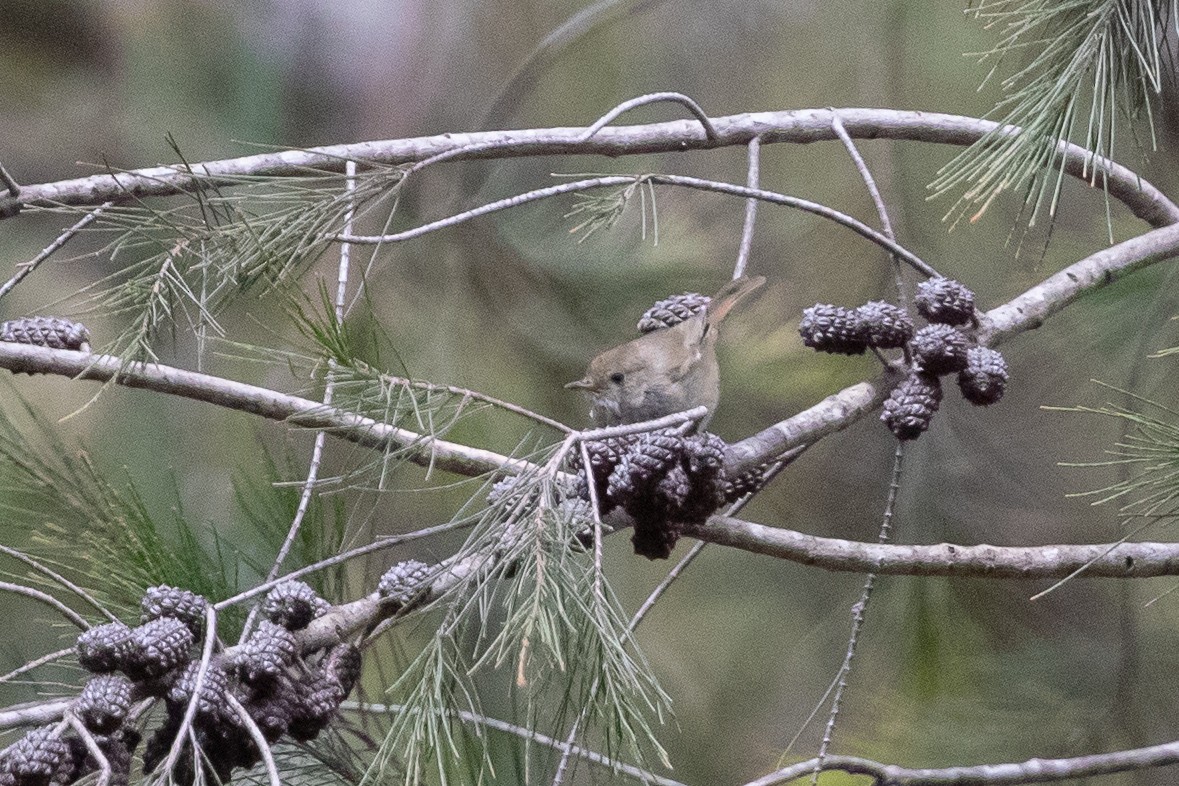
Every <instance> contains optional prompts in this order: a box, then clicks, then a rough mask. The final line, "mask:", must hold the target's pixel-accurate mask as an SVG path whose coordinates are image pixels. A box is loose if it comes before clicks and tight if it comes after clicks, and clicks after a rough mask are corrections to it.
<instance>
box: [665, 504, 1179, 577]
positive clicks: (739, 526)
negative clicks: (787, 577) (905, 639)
mask: <svg viewBox="0 0 1179 786" xmlns="http://www.w3.org/2000/svg"><path fill="white" fill-rule="evenodd" d="M684 534H685V535H688V536H690V537H693V538H697V539H698V540H705V541H708V542H709V543H716V544H718V545H721V546H731V547H733V548H738V549H741V550H743V551H750V552H753V553H755V554H765V555H767V556H770V557H777V558H778V559H784V560H788V561H790V562H797V563H799V564H801V565H809V566H811V567H816V568H822V569H824V570H830V571H837V572H842V573H881V574H887V575H891V576H953V577H956V578H988V579H1028V580H1032V579H1059V578H1063V577H1064V576H1068V575H1070V574H1071V573H1073V572H1075V571H1077V570H1078V569H1080V568H1084V569H1085V570H1084V573H1081V574H1080V575H1081V576H1086V577H1090V578H1117V579H1131V578H1133V579H1146V578H1155V577H1158V576H1179V543H1097V544H1092V545H1090V544H1086V545H1055V544H1054V545H1049V546H991V545H986V544H983V545H978V546H959V545H957V544H954V543H939V544H936V545H929V546H907V545H898V544H886V543H875V542H873V543H864V542H860V541H855V540H840V539H838V538H821V537H817V536H815V535H807V534H805V533H803V532H797V531H795V530H789V529H781V528H779V527H767V526H765V525H763V524H755V523H753V522H751V521H744V520H742V519H735V518H729V517H725V516H713V517H712V518H711V519H709V521H708V523H706V524H702V525H695V526H690V527H686V528H685V529H684Z"/></svg>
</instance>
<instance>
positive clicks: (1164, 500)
mask: <svg viewBox="0 0 1179 786" xmlns="http://www.w3.org/2000/svg"><path fill="white" fill-rule="evenodd" d="M1107 387H1110V389H1111V390H1115V391H1117V392H1119V393H1123V394H1125V395H1126V396H1129V397H1130V398H1132V399H1133V401H1134V402H1135V403H1137V404H1138V405H1140V406H1141V411H1139V410H1135V409H1131V408H1128V407H1121V406H1117V405H1115V404H1106V405H1104V406H1101V407H1085V406H1075V407H1046V409H1053V410H1057V411H1062V412H1082V413H1088V414H1095V415H1102V416H1104V417H1112V418H1117V419H1118V420H1120V421H1122V422H1123V423H1124V424H1125V426H1126V433H1125V434H1124V436H1123V437H1122V439H1121V440H1119V441H1118V442H1117V443H1115V444H1114V447H1113V448H1112V449H1110V450H1107V451H1106V452H1107V453H1108V454H1110V455H1112V456H1113V457H1114V458H1111V459H1109V460H1108V461H1094V462H1083V463H1066V464H1063V465H1062V466H1068V467H1122V468H1125V469H1127V470H1129V471H1130V473H1131V474H1130V476H1129V477H1127V478H1125V479H1123V480H1119V481H1117V482H1115V483H1112V484H1110V485H1108V486H1105V487H1103V488H1099V489H1094V490H1092V491H1086V492H1082V493H1080V494H1075V495H1073V496H1079V497H1096V499H1095V500H1094V501H1093V504H1094V505H1104V504H1106V503H1109V502H1115V501H1116V502H1120V503H1121V507H1120V508H1119V512H1120V513H1121V514H1122V515H1123V516H1125V517H1126V518H1127V519H1128V520H1129V519H1142V520H1143V522H1144V524H1150V523H1153V522H1155V521H1158V520H1160V519H1174V518H1176V517H1177V516H1179V412H1177V411H1175V410H1173V409H1170V408H1169V407H1166V406H1164V405H1162V404H1160V403H1158V402H1156V401H1151V400H1149V399H1145V398H1142V397H1140V396H1136V395H1134V394H1132V393H1129V392H1128V391H1125V390H1119V389H1118V388H1114V387H1112V386H1107ZM1150 410H1156V411H1157V412H1158V413H1160V414H1158V415H1155V416H1152V415H1149V414H1147V412H1148V411H1150Z"/></svg>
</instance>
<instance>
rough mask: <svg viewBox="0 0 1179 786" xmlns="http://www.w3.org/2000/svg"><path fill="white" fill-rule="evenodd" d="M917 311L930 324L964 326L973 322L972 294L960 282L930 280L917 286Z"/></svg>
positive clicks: (947, 279) (942, 279)
mask: <svg viewBox="0 0 1179 786" xmlns="http://www.w3.org/2000/svg"><path fill="white" fill-rule="evenodd" d="M914 302H915V303H916V305H917V311H918V312H919V313H920V314H921V316H923V317H925V318H926V319H928V320H929V321H930V322H938V323H941V324H943V325H966V324H968V323H972V322H974V293H973V292H971V291H970V290H969V289H967V288H966V285H965V284H963V283H962V282H961V281H955V280H954V279H952V278H942V277H936V278H930V279H927V280H925V281H922V282H921V283H920V284H918V285H917V297H916V298H914Z"/></svg>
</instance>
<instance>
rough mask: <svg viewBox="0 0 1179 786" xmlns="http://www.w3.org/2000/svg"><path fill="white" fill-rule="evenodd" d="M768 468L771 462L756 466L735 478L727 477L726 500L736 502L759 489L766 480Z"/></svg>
mask: <svg viewBox="0 0 1179 786" xmlns="http://www.w3.org/2000/svg"><path fill="white" fill-rule="evenodd" d="M768 469H769V464H762V465H761V466H760V467H754V468H753V469H751V470H749V471H748V472H743V473H741V474H740V475H738V476H737V477H735V478H725V483H724V493H725V502H730V503H731V502H736V501H737V500H739V499H741V498H742V497H744V496H745V495H746V494H750V493H752V492H754V491H757V490H759V489H760V488H761V485H762V483H763V482H764V478H765V473H766V470H768Z"/></svg>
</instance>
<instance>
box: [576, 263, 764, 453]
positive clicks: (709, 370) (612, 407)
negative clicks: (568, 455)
mask: <svg viewBox="0 0 1179 786" xmlns="http://www.w3.org/2000/svg"><path fill="white" fill-rule="evenodd" d="M764 283H765V277H764V276H742V277H740V278H736V279H733V280H732V281H730V282H729V283H728V284H726V285H725V286H724V287H722V288H721V290H720V291H719V292H717V293H716V294H715V295H714V296H713V297H712V299H711V300H710V301H709V303H708V305H707V306H706V307H705V308H704V309H703V310H701V311H699V312H697V313H696V314H694V315H693V316H691V317H689V318H688V319H686V320H684V321H683V322H680V323H679V324H677V325H673V326H672V327H668V328H662V329H659V330H655V331H652V332H650V333H647V334H645V335H642V336H640V337H638V338H636V339H634V340H633V341H628V342H626V343H625V344H620V345H619V346H616V347H612V348H610V349H607V350H605V351H604V352H601V353H600V354H598V355H597V356H596V357H595V358H594V359H593V360H592V361H590V364H589V368H588V369H587V370H586V373H585V376H584V377H582V378H581V379H578V380H576V381H574V382H570V383H569V384H567V385H565V388H566V389H568V390H581V391H583V392H584V393H585V394H586V395H587V396H588V397H589V399H590V418H591V419H592V420H593V422H594V424H595V425H597V426H618V425H623V424H627V423H640V422H642V421H645V420H654V419H655V418H660V417H663V416H664V415H671V414H673V413H676V412H682V411H684V410H687V409H693V408H695V407H700V406H703V407H706V408H707V409H708V414H707V415H705V416H704V418H703V419H702V420H701V421H700V423H699V425H698V428H699V429H700V430H701V431H703V430H704V429H705V428H706V427H707V425H708V421H709V420H711V418H712V414H713V412H714V411H715V410H716V406H717V403H718V401H719V400H720V369H719V366H718V364H717V360H716V339H717V328H718V327H719V325H720V323H721V322H722V321H723V320H724V318H725V317H726V316H728V314H729V312H730V311H731V310H732V309H733V306H735V305H737V303H738V302H739V301H740V300H742V299H743V298H744V297H745V296H747V295H749V294H750V293H751V292H753V291H754V290H755V289H757V288H758V287H760V286H761V285H762V284H764Z"/></svg>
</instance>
